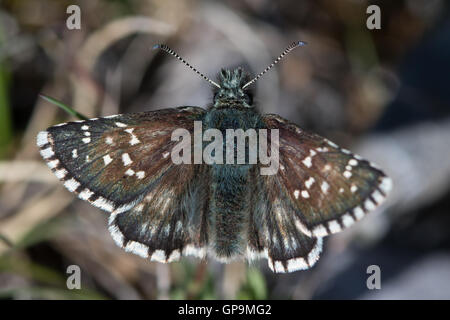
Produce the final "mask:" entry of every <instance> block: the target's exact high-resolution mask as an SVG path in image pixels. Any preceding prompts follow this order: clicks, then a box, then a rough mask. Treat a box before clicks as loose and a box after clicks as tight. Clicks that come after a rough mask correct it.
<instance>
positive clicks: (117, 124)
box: [116, 122, 127, 128]
mask: <svg viewBox="0 0 450 320" xmlns="http://www.w3.org/2000/svg"><path fill="white" fill-rule="evenodd" d="M116 126H118V127H120V128H125V127H126V126H127V125H126V124H125V123H122V122H116Z"/></svg>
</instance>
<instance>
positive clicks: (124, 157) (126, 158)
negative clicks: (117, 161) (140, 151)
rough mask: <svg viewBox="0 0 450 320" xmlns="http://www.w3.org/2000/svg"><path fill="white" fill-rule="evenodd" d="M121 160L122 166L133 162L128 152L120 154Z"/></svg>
mask: <svg viewBox="0 0 450 320" xmlns="http://www.w3.org/2000/svg"><path fill="white" fill-rule="evenodd" d="M122 162H123V165H124V166H128V165H130V164H132V163H133V161H132V160H131V158H130V155H129V154H128V153H123V154H122Z"/></svg>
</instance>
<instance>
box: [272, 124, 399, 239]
mask: <svg viewBox="0 0 450 320" xmlns="http://www.w3.org/2000/svg"><path fill="white" fill-rule="evenodd" d="M264 122H265V123H266V125H267V126H268V128H270V129H278V130H279V158H280V166H279V170H278V173H277V174H276V175H275V176H274V177H275V178H276V179H278V181H279V182H280V191H279V192H280V194H282V195H283V196H284V197H285V199H286V200H285V201H288V202H289V203H290V204H291V205H292V207H293V208H294V209H295V214H296V217H297V218H298V219H299V221H300V223H301V225H302V226H303V230H302V231H303V232H304V233H305V234H307V235H309V236H315V237H323V236H326V235H328V234H331V233H336V232H339V231H341V230H342V229H343V228H345V227H348V226H350V225H352V224H353V223H354V222H355V221H356V220H359V219H361V218H362V217H363V216H364V215H365V214H366V213H367V212H369V211H371V210H373V209H374V208H375V207H376V206H377V205H379V204H380V203H381V202H382V201H383V200H384V197H385V195H386V193H387V192H388V191H389V189H390V187H391V180H390V179H389V178H388V177H386V176H385V174H384V173H383V172H382V171H381V170H379V169H377V168H376V167H375V166H374V165H373V164H371V163H370V162H368V161H366V160H364V159H362V158H361V157H359V156H357V155H354V154H352V153H351V152H350V151H348V150H345V149H342V148H339V147H338V146H337V145H336V144H334V143H333V142H331V141H329V140H327V139H325V138H323V137H320V136H318V135H316V134H311V133H308V132H306V131H304V130H302V129H300V128H299V127H297V126H296V125H294V124H292V123H289V122H288V121H287V120H284V119H283V118H281V117H279V116H277V115H266V116H264ZM270 179H272V178H271V177H270V176H269V177H267V178H265V180H266V182H267V181H270ZM267 183H268V184H269V182H267Z"/></svg>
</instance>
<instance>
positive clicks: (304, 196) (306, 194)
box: [302, 190, 309, 199]
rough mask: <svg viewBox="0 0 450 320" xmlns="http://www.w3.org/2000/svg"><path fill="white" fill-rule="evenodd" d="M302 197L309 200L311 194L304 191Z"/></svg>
mask: <svg viewBox="0 0 450 320" xmlns="http://www.w3.org/2000/svg"><path fill="white" fill-rule="evenodd" d="M302 197H303V198H305V199H307V198H309V193H308V191H306V190H302Z"/></svg>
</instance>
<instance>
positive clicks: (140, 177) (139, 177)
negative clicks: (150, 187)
mask: <svg viewBox="0 0 450 320" xmlns="http://www.w3.org/2000/svg"><path fill="white" fill-rule="evenodd" d="M136 177H137V178H138V179H144V177H145V172H144V171H138V172H136Z"/></svg>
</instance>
